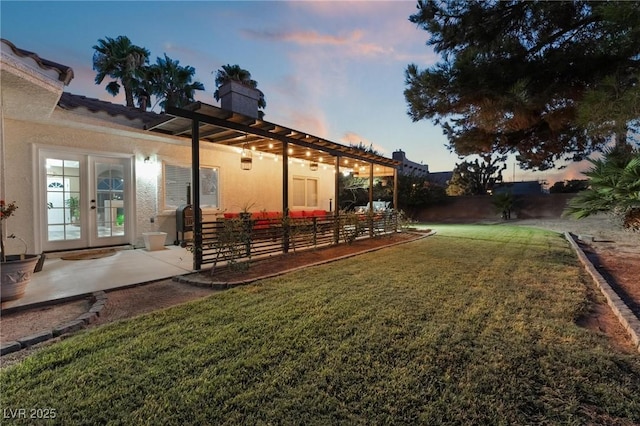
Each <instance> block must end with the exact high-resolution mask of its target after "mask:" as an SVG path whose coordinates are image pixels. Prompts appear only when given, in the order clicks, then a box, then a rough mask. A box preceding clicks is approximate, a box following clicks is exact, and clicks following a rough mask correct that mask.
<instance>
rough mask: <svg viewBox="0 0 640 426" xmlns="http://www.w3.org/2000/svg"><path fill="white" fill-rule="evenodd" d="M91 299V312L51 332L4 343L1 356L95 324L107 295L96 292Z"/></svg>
mask: <svg viewBox="0 0 640 426" xmlns="http://www.w3.org/2000/svg"><path fill="white" fill-rule="evenodd" d="M91 299H92V303H91V307H90V308H89V310H88V311H87V312H85V313H83V314H81V315H80V316H78V317H77V318H76V319H75V320H71V321H67V322H65V323H62V324H59V325H57V326H55V327H54V328H52V329H51V330H45V331H40V332H38V333H35V334H32V335H30V336H26V337H22V338H20V339H17V340H14V341H10V342H5V343H3V344H2V346H0V356H3V355H7V354H10V353H13V352H17V351H20V350H22V349H26V348H28V347H30V346H33V345H35V344H37V343H41V342H45V341H47V340H50V339H53V338H55V337H60V336H62V335H64V334H69V333H73V332H75V331H78V330H81V329H83V328H85V327H86V326H87V325H89V324H91V323H93V322H95V321H96V320H97V319H98V317H99V316H100V312H101V311H102V309H104V306H105V305H106V303H107V294H106V293H105V292H104V291H96V292H94V293H92V294H91Z"/></svg>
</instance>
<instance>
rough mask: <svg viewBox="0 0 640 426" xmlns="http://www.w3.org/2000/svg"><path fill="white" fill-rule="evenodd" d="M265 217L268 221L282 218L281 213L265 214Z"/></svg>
mask: <svg viewBox="0 0 640 426" xmlns="http://www.w3.org/2000/svg"><path fill="white" fill-rule="evenodd" d="M267 217H268V218H269V219H280V218H281V217H282V213H280V212H267Z"/></svg>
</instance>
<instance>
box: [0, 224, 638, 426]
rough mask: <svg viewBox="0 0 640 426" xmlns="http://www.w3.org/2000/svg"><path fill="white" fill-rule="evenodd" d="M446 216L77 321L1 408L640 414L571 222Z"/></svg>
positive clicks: (585, 417)
mask: <svg viewBox="0 0 640 426" xmlns="http://www.w3.org/2000/svg"><path fill="white" fill-rule="evenodd" d="M436 229H437V230H438V234H437V235H436V236H434V237H430V238H427V239H424V240H420V241H417V242H413V243H409V244H405V245H401V246H397V247H393V248H389V249H385V250H381V251H377V252H375V253H371V254H367V255H362V256H358V257H356V258H352V259H348V260H345V261H340V262H336V263H332V264H329V265H325V266H321V267H315V268H310V269H307V270H305V271H301V272H298V273H294V274H289V275H286V276H283V277H280V278H277V279H270V280H265V281H262V282H260V283H258V284H256V285H253V286H248V287H243V288H237V289H234V290H231V291H227V292H224V293H221V294H218V295H216V296H213V297H210V298H207V299H205V300H201V301H197V302H193V303H188V304H184V305H181V306H178V307H175V308H171V309H167V310H164V311H160V312H156V313H153V314H149V315H145V316H142V317H139V318H136V319H133V320H129V321H123V322H119V323H114V324H110V325H107V326H104V327H100V328H98V329H94V330H90V331H87V332H83V333H80V334H78V335H76V336H74V337H72V338H69V339H67V340H65V341H63V342H61V343H59V344H56V345H54V346H52V347H49V348H47V349H45V350H42V351H40V352H38V353H36V354H35V355H34V356H32V357H30V358H28V359H26V360H25V361H23V362H22V363H20V364H17V365H15V366H12V367H8V368H6V369H3V371H1V372H0V385H1V390H2V396H1V397H0V398H1V399H0V401H1V403H2V404H1V405H2V408H5V409H6V408H11V409H16V408H21V407H22V408H44V407H51V408H54V409H56V414H57V418H56V419H55V422H58V423H59V424H107V423H112V424H132V425H140V424H149V425H156V424H162V425H173V424H175V425H179V424H180V425H183V424H241V423H242V424H270V423H275V424H281V423H285V424H332V423H345V424H380V423H394V424H403V423H409V424H416V423H418V424H444V423H449V424H637V423H640V357H638V356H637V354H625V353H620V352H617V351H616V350H615V349H614V348H613V347H612V346H610V345H609V343H608V342H607V340H606V338H605V337H604V336H602V335H598V334H594V333H592V332H589V331H588V330H585V329H582V328H580V327H578V326H576V324H575V320H576V319H577V318H578V317H580V316H581V315H582V314H583V313H584V312H585V311H586V310H587V309H588V308H589V302H588V301H587V298H586V294H587V286H588V285H590V284H589V281H588V280H587V278H586V276H585V274H584V273H583V272H582V269H581V267H580V266H579V265H578V262H577V260H576V258H575V256H574V254H573V253H572V252H571V249H570V248H569V246H568V244H567V243H566V242H565V241H564V239H563V238H562V236H560V235H558V234H555V233H551V232H546V231H541V230H535V229H530V228H520V227H509V226H440V225H438V226H437V227H436ZM24 423H25V424H27V423H29V421H26V420H25V421H24ZM3 424H4V423H3Z"/></svg>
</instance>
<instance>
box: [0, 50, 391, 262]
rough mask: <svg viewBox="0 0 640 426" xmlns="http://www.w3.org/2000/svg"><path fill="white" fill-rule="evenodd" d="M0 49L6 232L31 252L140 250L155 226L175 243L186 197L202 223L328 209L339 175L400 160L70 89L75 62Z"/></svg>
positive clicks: (207, 114)
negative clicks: (13, 207) (229, 216)
mask: <svg viewBox="0 0 640 426" xmlns="http://www.w3.org/2000/svg"><path fill="white" fill-rule="evenodd" d="M1 54H2V57H1V59H2V64H1V65H2V68H1V73H2V74H1V76H2V80H1V84H2V112H1V114H2V115H1V117H0V125H1V132H0V136H1V144H0V146H1V148H0V161H1V168H2V173H1V176H0V179H1V181H0V195H1V198H2V199H6V200H8V201H16V203H17V205H18V206H19V210H18V211H17V212H16V215H15V216H13V217H11V219H10V220H8V221H4V222H6V224H5V226H6V227H7V228H6V232H7V233H8V234H12V233H13V234H15V235H16V236H19V237H20V239H22V240H24V241H25V243H26V244H27V246H28V251H29V252H36V253H39V252H50V251H60V250H70V249H84V248H92V247H105V246H114V245H127V244H130V245H134V246H136V247H142V246H144V244H143V238H142V235H143V233H146V232H154V231H162V232H166V233H167V234H168V235H169V238H167V243H170V242H172V241H173V236H174V235H175V234H176V210H177V209H178V208H179V207H180V206H183V205H185V204H187V203H190V202H193V203H194V205H197V206H199V207H200V209H201V210H202V214H203V219H205V220H206V219H207V218H209V219H211V218H213V219H215V218H219V217H222V216H223V214H224V213H225V212H233V211H235V212H238V211H241V210H249V211H253V212H258V211H285V210H318V209H322V210H325V211H329V210H333V209H334V208H335V206H336V205H338V203H337V198H336V197H337V195H336V194H337V190H336V189H337V182H338V179H337V178H336V175H337V174H338V173H340V172H341V171H344V170H345V169H346V170H356V169H358V170H359V171H360V172H361V173H362V172H363V171H364V172H366V173H367V174H369V176H370V178H371V180H372V181H373V179H374V178H375V177H377V176H389V175H391V176H393V175H394V171H395V167H396V165H397V162H395V161H393V160H391V159H388V158H385V157H381V156H377V155H373V154H370V153H364V152H361V151H358V150H355V149H354V148H351V147H346V146H343V145H340V144H337V143H334V142H331V141H327V140H325V139H322V138H318V137H315V136H312V135H308V134H306V133H304V132H300V131H296V130H293V129H288V128H286V127H284V126H280V125H277V124H273V123H268V122H264V121H261V120H259V119H257V118H255V117H252V116H250V115H247V114H243V113H238V112H232V111H227V110H224V109H222V108H218V107H215V106H212V105H206V104H200V103H197V104H194V105H193V106H192V107H190V108H188V109H173V110H172V109H169V111H168V112H169V113H168V114H156V113H152V112H145V111H141V110H138V109H136V108H129V107H126V106H122V105H114V104H111V103H109V102H104V101H99V100H97V99H90V98H86V97H83V96H78V95H73V94H71V93H67V92H65V91H64V90H65V87H66V86H67V85H69V83H70V82H71V80H72V79H73V70H71V69H70V68H69V67H66V66H64V65H61V64H58V63H55V62H52V61H49V60H46V59H43V58H40V57H39V56H38V55H37V54H35V53H33V52H28V51H25V50H23V49H20V48H18V47H16V46H15V45H13V44H12V43H11V42H10V41H8V40H4V39H3V40H2V41H1ZM194 164H195V165H198V167H197V168H192V165H194ZM197 169H199V171H195V172H194V170H197ZM189 190H190V191H191V192H189ZM192 196H193V198H195V200H191V198H192ZM196 203H197V204H196ZM17 250H18V248H17V247H12V246H11V244H10V245H9V247H8V249H7V252H8V253H11V252H15V251H17Z"/></svg>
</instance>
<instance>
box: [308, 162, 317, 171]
mask: <svg viewBox="0 0 640 426" xmlns="http://www.w3.org/2000/svg"><path fill="white" fill-rule="evenodd" d="M309 170H311V171H312V172H315V171H316V170H318V163H317V162H316V161H312V162H310V163H309Z"/></svg>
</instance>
